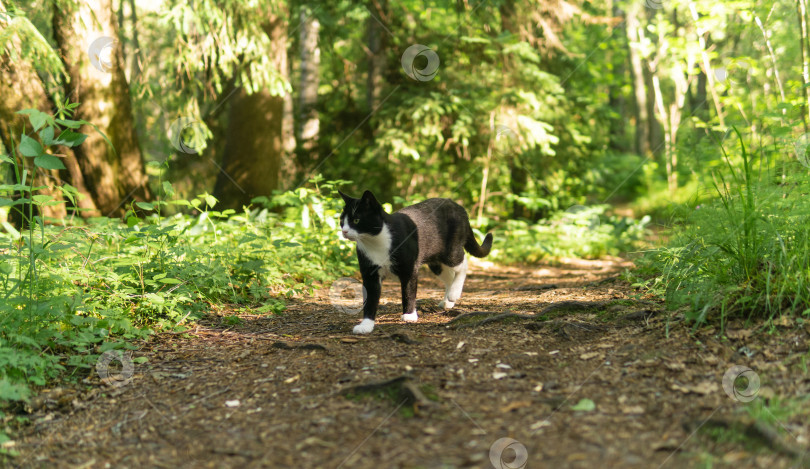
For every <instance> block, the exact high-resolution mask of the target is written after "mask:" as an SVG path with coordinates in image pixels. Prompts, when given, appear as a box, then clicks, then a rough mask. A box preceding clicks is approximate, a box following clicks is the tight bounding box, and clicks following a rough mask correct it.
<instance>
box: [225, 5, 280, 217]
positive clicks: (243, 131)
mask: <svg viewBox="0 0 810 469" xmlns="http://www.w3.org/2000/svg"><path fill="white" fill-rule="evenodd" d="M263 29H264V30H265V33H266V34H267V35H268V37H269V38H270V41H271V50H268V51H267V53H268V54H269V55H271V56H272V57H273V58H274V61H273V65H274V66H275V67H276V69H277V70H280V71H281V70H285V69H286V68H287V27H286V18H281V17H279V16H276V15H275V14H273V13H270V12H268V13H267V21H266V22H265V24H264V26H263ZM284 160H285V158H284V96H273V95H271V94H270V92H269V91H267V90H264V89H262V90H259V91H256V92H255V93H253V94H248V93H247V91H245V88H244V87H240V89H239V90H238V91H237V92H236V93H234V95H233V97H232V98H231V105H230V111H229V116H228V128H227V142H226V143H225V149H224V153H223V157H222V167H221V171H220V173H219V175H218V176H217V182H216V185H215V187H214V196H216V197H217V199H219V201H220V205H219V207H220V208H232V209H236V210H239V209H241V208H242V206H244V205H248V204H250V201H251V199H253V198H254V197H257V196H260V195H270V194H271V192H272V191H273V190H274V189H277V188H279V187H280V186H281V185H282V182H284V183H285V185H287V186H291V185H292V184H291V183H292V182H294V181H281V180H280V177H279V176H280V172H281V169H282V166H283V164H284Z"/></svg>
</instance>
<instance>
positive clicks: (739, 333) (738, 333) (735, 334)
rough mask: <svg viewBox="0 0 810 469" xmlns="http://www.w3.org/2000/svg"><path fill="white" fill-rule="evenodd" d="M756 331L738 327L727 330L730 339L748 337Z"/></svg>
mask: <svg viewBox="0 0 810 469" xmlns="http://www.w3.org/2000/svg"><path fill="white" fill-rule="evenodd" d="M753 332H754V331H752V330H751V329H737V330H735V331H731V330H726V337H728V338H729V339H747V338H749V337H751V334H753Z"/></svg>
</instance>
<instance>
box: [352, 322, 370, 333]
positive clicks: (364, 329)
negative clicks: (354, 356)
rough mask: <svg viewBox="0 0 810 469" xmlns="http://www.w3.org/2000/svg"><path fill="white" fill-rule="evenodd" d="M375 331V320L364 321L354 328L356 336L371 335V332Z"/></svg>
mask: <svg viewBox="0 0 810 469" xmlns="http://www.w3.org/2000/svg"><path fill="white" fill-rule="evenodd" d="M373 330H374V320H373V319H363V320H362V321H360V324H358V325H356V326H354V329H352V332H354V333H355V334H370V333H371V331H373Z"/></svg>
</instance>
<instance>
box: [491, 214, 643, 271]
mask: <svg viewBox="0 0 810 469" xmlns="http://www.w3.org/2000/svg"><path fill="white" fill-rule="evenodd" d="M576 208H578V210H577V209H576ZM576 208H575V209H573V210H571V209H569V210H568V211H565V212H556V213H555V214H553V215H552V216H551V217H550V218H549V219H548V220H543V221H541V222H539V223H536V224H529V223H528V222H525V221H521V220H509V221H508V222H507V223H506V225H505V226H504V230H503V234H502V235H501V236H500V238H501V239H500V240H498V241H497V242H496V243H495V248H493V258H494V259H495V260H498V261H501V262H506V263H532V262H537V261H540V260H542V259H546V258H552V259H554V258H560V257H584V258H591V259H593V258H598V257H602V256H605V255H616V254H619V253H620V252H624V251H628V250H631V249H635V247H636V246H638V245H639V243H640V242H641V240H642V238H643V236H644V234H645V232H646V228H645V227H646V225H647V223H649V217H644V218H642V219H641V220H639V221H636V220H633V219H632V218H629V217H619V216H616V215H611V216H607V215H605V210H606V208H607V206H606V205H596V206H591V207H582V206H579V207H576Z"/></svg>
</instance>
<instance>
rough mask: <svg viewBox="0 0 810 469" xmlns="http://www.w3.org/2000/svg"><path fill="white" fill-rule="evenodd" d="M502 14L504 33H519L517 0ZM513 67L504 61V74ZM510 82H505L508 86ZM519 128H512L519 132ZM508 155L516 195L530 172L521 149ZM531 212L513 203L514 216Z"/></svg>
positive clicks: (503, 6) (507, 2)
mask: <svg viewBox="0 0 810 469" xmlns="http://www.w3.org/2000/svg"><path fill="white" fill-rule="evenodd" d="M499 12H500V14H501V31H502V32H503V33H511V34H517V32H518V28H517V25H516V24H515V0H505V1H504V2H503V3H502V4H501V5H500V7H499ZM511 68H512V67H511V66H510V64H509V62H504V65H503V72H504V73H503V76H504V77H507V76H509V75H510V73H511V70H510V69H511ZM509 85H510V84H509V83H504V87H508V86H509ZM518 130H519V129H512V131H514V132H517V131H518ZM506 156H507V166H508V167H509V190H510V191H511V192H512V193H513V194H515V195H521V194H522V193H523V192H526V189H527V188H528V185H529V173H528V171H527V170H526V168H524V167H523V165H522V164H521V161H520V150H519V149H517V148H511V149H510V151H509V153H508V155H506ZM528 217H529V213H528V211H527V210H526V208H525V207H524V206H523V205H521V204H520V203H519V202H518V201H517V200H516V201H514V202H513V203H512V218H528Z"/></svg>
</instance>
